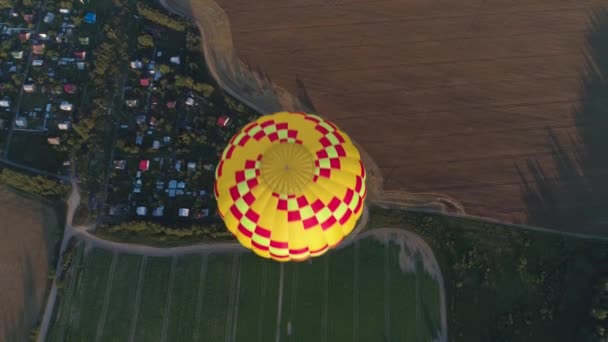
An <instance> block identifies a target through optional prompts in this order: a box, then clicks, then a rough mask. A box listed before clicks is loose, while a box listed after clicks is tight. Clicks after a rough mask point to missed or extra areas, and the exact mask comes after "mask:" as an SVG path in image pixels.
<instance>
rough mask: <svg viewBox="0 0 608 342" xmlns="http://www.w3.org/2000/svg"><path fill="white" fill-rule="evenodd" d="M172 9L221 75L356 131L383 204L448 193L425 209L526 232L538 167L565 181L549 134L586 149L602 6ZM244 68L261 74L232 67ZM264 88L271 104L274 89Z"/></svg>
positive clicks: (359, 4) (431, 2) (390, 3)
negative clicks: (582, 122)
mask: <svg viewBox="0 0 608 342" xmlns="http://www.w3.org/2000/svg"><path fill="white" fill-rule="evenodd" d="M167 3H170V5H171V6H173V7H174V8H177V7H179V8H180V12H181V13H182V14H188V13H187V12H189V14H191V15H192V16H193V17H194V18H195V19H196V20H197V21H198V22H199V26H201V27H202V28H201V31H203V36H204V38H205V39H207V45H208V46H207V47H206V50H212V51H214V52H213V53H206V57H207V59H208V61H207V62H208V63H211V64H212V69H213V68H215V69H216V76H217V75H219V77H220V78H222V77H223V78H224V79H230V80H232V83H233V85H234V86H235V87H238V84H239V83H240V82H241V81H242V82H243V83H248V84H254V83H255V82H252V81H251V80H252V79H253V78H256V77H257V78H258V79H266V80H269V81H271V82H272V83H274V84H275V85H277V86H278V88H276V89H274V93H275V95H277V97H278V98H279V99H280V101H279V102H280V103H281V105H282V108H285V109H291V108H289V103H291V104H292V106H293V107H295V108H294V109H300V108H302V107H305V108H306V107H308V108H310V107H313V108H312V109H313V110H314V111H315V112H318V113H320V114H321V115H323V116H324V117H327V118H329V119H331V120H333V121H334V122H336V124H338V126H340V128H342V129H344V130H345V131H346V132H348V134H349V135H350V136H351V137H352V138H353V139H354V140H355V141H356V142H357V143H358V144H359V146H361V147H362V148H363V149H364V159H368V160H367V164H368V168H371V169H372V170H373V169H375V165H377V167H378V169H377V171H378V173H379V174H378V175H377V177H373V179H372V183H373V184H372V186H371V187H370V190H372V193H371V195H372V197H373V198H374V199H379V200H384V199H385V198H383V196H384V195H383V190H386V191H388V192H390V194H391V195H390V196H392V199H390V200H391V201H394V200H395V198H397V197H401V198H403V199H404V201H405V202H408V201H412V200H413V201H414V202H420V201H423V202H424V201H426V199H428V198H429V195H428V194H438V195H439V197H438V198H434V199H431V200H430V201H427V202H428V203H427V205H426V206H430V207H434V206H436V203H437V202H444V201H445V200H446V199H447V201H449V202H451V203H452V204H450V205H448V207H453V208H456V209H454V210H455V211H456V212H459V211H461V209H464V211H465V212H466V213H467V214H470V215H473V216H481V217H488V218H492V219H498V220H502V221H505V222H510V223H522V224H525V223H530V213H529V211H530V208H529V207H528V205H527V203H526V201H525V199H524V197H525V195H524V193H523V184H524V182H530V184H531V186H534V185H535V183H536V179H535V178H534V173H533V171H532V170H530V169H529V167H527V163H528V161H534V162H535V163H538V165H541V166H542V168H543V172H544V173H545V176H546V177H548V178H552V177H557V175H556V174H557V164H556V162H555V156H554V153H553V152H554V151H553V150H552V145H551V139H550V136H549V129H551V130H553V132H554V134H555V136H556V138H557V139H558V140H559V141H560V142H562V143H563V146H564V151H563V153H564V155H567V156H570V157H572V156H573V151H574V150H575V148H576V147H577V146H576V145H578V144H579V141H578V139H579V137H578V135H579V130H578V128H579V127H577V124H575V115H574V114H575V109H576V106H577V105H578V104H579V103H580V102H581V101H580V100H581V98H582V97H584V96H585V94H583V89H582V87H581V82H582V75H583V74H584V73H585V72H587V71H588V70H586V68H587V64H586V57H588V56H587V54H588V53H587V46H586V44H587V36H586V34H587V31H588V30H589V21H590V20H589V16H590V15H591V14H592V13H594V12H595V11H597V10H598V9H599V8H600V7H601V6H602V1H600V0H583V1H570V0H548V1H547V0H544V1H542V0H464V1H458V2H456V1H449V2H445V1H437V0H411V1H402V0H375V1H368V0H298V1H295V0H288V1H283V2H281V3H280V4H277V3H276V1H271V0H259V1H245V0H215V2H214V1H212V0H167ZM175 4H177V5H175ZM217 6H219V7H220V8H221V10H222V11H220V10H218V8H217ZM210 8H213V11H211V10H209V9H210ZM225 19H227V20H229V23H226V22H225ZM218 22H221V23H222V24H221V25H219V24H217V23H218ZM212 31H216V33H217V32H220V31H221V34H219V35H218V34H214V33H213V32H212ZM205 32H206V33H207V34H206V35H205ZM217 36H221V37H222V38H221V39H216V37H217ZM233 49H234V51H233ZM222 51H223V52H222ZM227 51H228V52H227ZM235 51H236V52H235ZM224 52H225V53H226V56H228V55H230V57H229V58H228V57H225V56H224V55H222V54H223V53H224ZM235 53H236V55H237V57H238V59H234V54H235ZM211 55H213V56H211ZM223 56H224V57H223ZM210 57H212V58H210ZM235 60H236V61H238V65H239V66H242V64H243V63H241V62H240V61H239V60H241V61H244V64H245V65H246V66H247V67H248V69H249V70H251V71H253V73H252V75H253V76H252V75H248V74H247V72H244V71H243V70H241V69H239V71H238V72H234V70H235V68H234V67H228V65H229V64H231V63H233V64H234V63H236V62H230V61H235ZM258 84H259V85H260V88H261V89H265V90H264V91H265V92H266V93H265V94H266V95H267V96H266V97H267V98H268V97H269V95H268V92H269V89H271V88H272V87H270V86H268V84H267V82H258ZM277 89H278V90H277ZM285 93H289V94H293V95H297V97H298V100H300V101H299V102H298V103H296V102H297V101H295V102H294V101H293V100H285V98H286V97H288V96H287V95H285ZM252 94H253V93H251V92H250V94H245V95H246V96H245V97H247V95H250V96H249V98H253V97H254V96H253V95H252ZM261 102H263V101H261ZM294 103H295V104H294ZM267 108H269V109H273V108H275V104H273V105H268V106H267ZM367 153H369V156H367ZM518 169H519V170H518ZM518 171H521V173H520V172H518ZM603 171H606V170H593V172H603ZM537 176H538V175H537ZM559 181H561V180H558V182H559ZM417 193H424V194H426V195H423V196H422V197H417V196H412V194H417ZM425 196H426V197H425ZM431 197H432V196H431ZM386 200H389V199H386ZM594 204H595V203H594ZM583 205H584V204H583ZM458 208H459V209H458Z"/></svg>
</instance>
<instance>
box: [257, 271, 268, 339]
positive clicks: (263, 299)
mask: <svg viewBox="0 0 608 342" xmlns="http://www.w3.org/2000/svg"><path fill="white" fill-rule="evenodd" d="M261 281H262V293H261V294H260V298H261V300H260V303H262V304H260V311H259V312H258V341H262V325H263V324H264V306H265V304H266V284H267V283H268V263H266V262H264V263H262V276H261Z"/></svg>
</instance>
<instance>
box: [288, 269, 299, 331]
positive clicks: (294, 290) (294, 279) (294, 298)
mask: <svg viewBox="0 0 608 342" xmlns="http://www.w3.org/2000/svg"><path fill="white" fill-rule="evenodd" d="M298 277H299V272H298V268H294V269H293V271H292V275H291V303H290V304H291V305H290V308H289V322H291V320H292V319H293V318H294V317H295V311H296V305H297V302H298ZM292 327H293V324H292ZM289 340H290V341H291V340H293V337H292V335H290V336H289Z"/></svg>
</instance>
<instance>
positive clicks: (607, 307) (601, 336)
mask: <svg viewBox="0 0 608 342" xmlns="http://www.w3.org/2000/svg"><path fill="white" fill-rule="evenodd" d="M591 316H593V319H594V321H595V322H594V323H595V332H594V333H595V338H597V340H598V341H603V342H607V341H608V276H605V277H603V278H601V279H600V281H599V282H598V283H597V285H596V286H595V289H594V292H593V299H592V303H591Z"/></svg>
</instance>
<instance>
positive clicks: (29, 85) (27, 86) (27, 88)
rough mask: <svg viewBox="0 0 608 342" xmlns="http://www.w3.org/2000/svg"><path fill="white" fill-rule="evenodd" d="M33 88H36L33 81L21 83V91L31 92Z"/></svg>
mask: <svg viewBox="0 0 608 342" xmlns="http://www.w3.org/2000/svg"><path fill="white" fill-rule="evenodd" d="M34 90H36V87H35V86H34V83H26V84H24V85H23V91H24V92H26V93H32V92H34Z"/></svg>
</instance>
